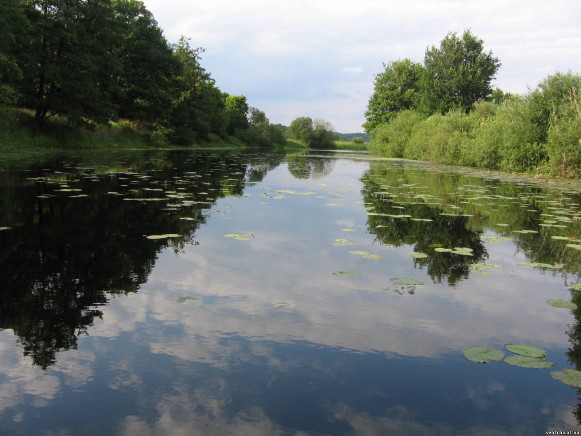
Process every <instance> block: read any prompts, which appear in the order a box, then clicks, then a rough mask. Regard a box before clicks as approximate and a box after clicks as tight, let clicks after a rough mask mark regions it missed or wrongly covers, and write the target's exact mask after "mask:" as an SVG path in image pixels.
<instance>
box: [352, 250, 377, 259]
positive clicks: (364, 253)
mask: <svg viewBox="0 0 581 436" xmlns="http://www.w3.org/2000/svg"><path fill="white" fill-rule="evenodd" d="M349 253H351V254H356V255H358V256H362V257H364V258H365V259H373V260H379V259H381V256H378V255H377V254H373V253H371V252H369V251H350V252H349Z"/></svg>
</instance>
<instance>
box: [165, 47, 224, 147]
mask: <svg viewBox="0 0 581 436" xmlns="http://www.w3.org/2000/svg"><path fill="white" fill-rule="evenodd" d="M201 53H203V49H202V48H192V47H190V44H189V40H188V39H187V38H184V37H182V38H181V39H180V41H179V43H178V44H176V45H175V46H174V56H175V57H176V59H177V60H178V62H179V73H178V75H177V77H176V78H175V83H176V90H175V95H174V100H173V103H172V112H171V116H170V119H169V123H168V127H169V128H170V131H171V133H170V140H171V141H172V142H174V143H176V144H180V145H191V144H192V143H194V142H197V141H199V140H208V139H209V138H210V134H221V133H224V131H225V125H226V120H225V118H224V117H225V115H224V99H223V94H222V92H220V90H219V89H218V88H217V87H216V86H215V82H214V79H212V78H211V76H210V74H209V73H207V72H206V70H205V69H204V68H203V67H202V66H201V65H200V55H201Z"/></svg>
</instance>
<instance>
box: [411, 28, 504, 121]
mask: <svg viewBox="0 0 581 436" xmlns="http://www.w3.org/2000/svg"><path fill="white" fill-rule="evenodd" d="M499 67H500V61H499V60H498V58H495V57H494V56H493V55H492V52H491V51H489V52H484V51H483V41H482V40H481V39H479V38H477V37H476V36H474V35H473V34H472V33H471V32H470V31H469V30H466V31H464V33H463V34H462V37H461V38H460V37H458V35H457V34H456V33H449V34H448V35H447V36H446V37H445V38H444V39H443V40H442V41H441V42H440V47H434V46H432V47H430V48H428V49H427V50H426V54H425V57H424V74H423V77H422V80H421V97H422V101H421V108H422V110H423V111H425V112H426V113H428V114H432V113H442V114H443V113H446V112H448V111H450V110H453V109H459V110H463V111H464V112H468V111H469V110H470V109H471V108H472V105H473V104H474V103H476V102H477V101H479V100H485V99H487V98H488V97H490V95H491V94H492V88H491V81H492V79H494V76H495V74H496V72H497V71H498V68H499Z"/></svg>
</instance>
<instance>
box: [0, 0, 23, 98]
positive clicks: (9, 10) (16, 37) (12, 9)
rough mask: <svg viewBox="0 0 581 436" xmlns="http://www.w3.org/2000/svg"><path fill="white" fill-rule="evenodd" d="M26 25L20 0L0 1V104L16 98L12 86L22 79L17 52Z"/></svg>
mask: <svg viewBox="0 0 581 436" xmlns="http://www.w3.org/2000/svg"><path fill="white" fill-rule="evenodd" d="M28 26H29V23H28V20H27V19H26V16H25V15H24V9H23V8H22V2H21V1H20V0H2V1H1V2H0V35H2V37H1V38H0V104H12V103H15V102H16V100H17V92H16V90H15V88H14V86H15V83H16V82H17V81H18V80H20V79H22V70H21V69H20V67H19V66H18V62H17V54H18V52H19V51H20V50H19V44H20V42H21V40H22V39H23V37H24V35H25V33H26V31H27V30H28Z"/></svg>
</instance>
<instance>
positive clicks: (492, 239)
mask: <svg viewBox="0 0 581 436" xmlns="http://www.w3.org/2000/svg"><path fill="white" fill-rule="evenodd" d="M481 239H482V240H484V241H485V242H489V243H491V244H497V243H499V242H504V241H512V238H509V237H507V236H482V237H481Z"/></svg>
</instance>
